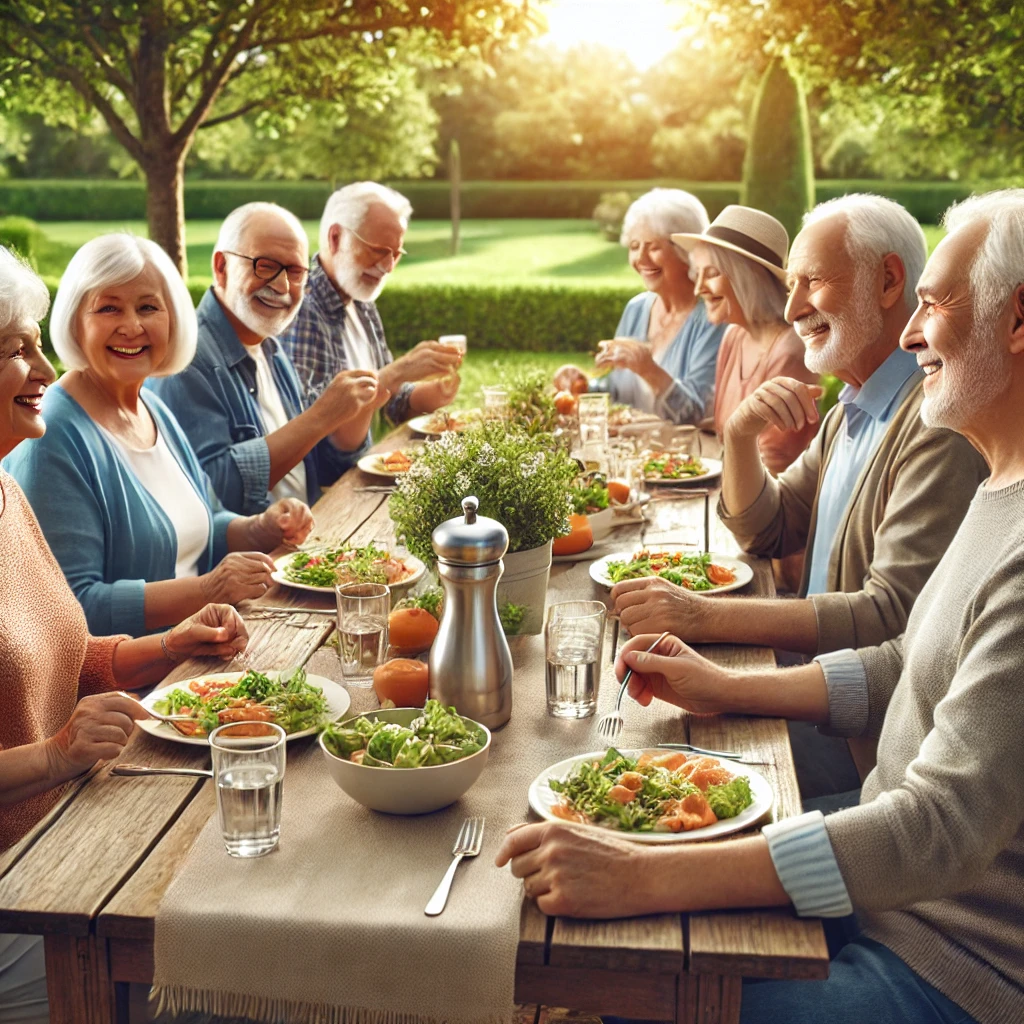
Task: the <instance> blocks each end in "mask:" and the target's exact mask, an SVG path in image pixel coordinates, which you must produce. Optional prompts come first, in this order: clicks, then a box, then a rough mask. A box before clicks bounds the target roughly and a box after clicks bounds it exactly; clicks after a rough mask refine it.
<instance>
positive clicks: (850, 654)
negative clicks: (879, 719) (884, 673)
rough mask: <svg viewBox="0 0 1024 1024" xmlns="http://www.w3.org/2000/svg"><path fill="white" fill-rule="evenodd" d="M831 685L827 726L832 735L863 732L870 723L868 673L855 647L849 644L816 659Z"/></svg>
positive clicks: (826, 731)
mask: <svg viewBox="0 0 1024 1024" xmlns="http://www.w3.org/2000/svg"><path fill="white" fill-rule="evenodd" d="M814 660H815V661H816V662H817V663H818V664H819V665H820V666H821V671H822V672H823V673H824V675H825V686H826V688H827V689H828V726H827V727H822V729H821V731H822V732H825V733H829V734H830V735H833V736H861V735H863V734H864V732H865V731H866V730H867V727H868V675H867V671H866V670H865V668H864V662H863V661H861V660H860V655H858V654H857V652H856V651H854V650H851V649H849V648H847V649H846V650H842V651H832V652H831V653H829V654H819V655H818V657H816V658H815V659H814Z"/></svg>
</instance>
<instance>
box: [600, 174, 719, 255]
mask: <svg viewBox="0 0 1024 1024" xmlns="http://www.w3.org/2000/svg"><path fill="white" fill-rule="evenodd" d="M710 223H711V222H710V220H709V219H708V211H707V210H705V209H704V204H703V203H702V202H701V201H700V200H699V199H698V198H697V197H696V196H693V195H690V193H689V192H684V191H683V190H682V189H681V188H652V189H651V191H650V192H645V193H644V194H643V195H642V196H641V197H640V198H639V199H637V200H635V201H634V202H633V203H632V204H631V205H630V207H629V209H628V210H627V211H626V216H625V217H623V218H622V234H621V235H620V236H619V242H620V244H622V245H625V246H628V245H629V243H630V242H631V241H632V239H633V235H634V233H635V232H636V230H637V228H639V227H641V226H646V227H648V228H649V229H650V230H651V231H653V232H654V234H655V236H656V237H658V238H666V239H667V238H669V237H671V236H672V235H702V234H703V233H704V230H705V228H707V226H708V224H710ZM672 245H673V246H674V247H675V250H676V252H678V253H679V255H680V256H682V258H683V261H684V262H686V263H688V262H689V259H688V257H687V254H686V252H685V251H684V250H683V249H682V248H681V247H680V246H678V245H676V244H675V242H673V243H672Z"/></svg>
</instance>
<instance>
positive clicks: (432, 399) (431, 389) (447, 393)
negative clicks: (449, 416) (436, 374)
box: [416, 372, 462, 412]
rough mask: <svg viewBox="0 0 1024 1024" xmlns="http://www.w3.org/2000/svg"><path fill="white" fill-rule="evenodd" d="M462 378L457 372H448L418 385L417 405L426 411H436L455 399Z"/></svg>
mask: <svg viewBox="0 0 1024 1024" xmlns="http://www.w3.org/2000/svg"><path fill="white" fill-rule="evenodd" d="M461 384H462V378H461V377H460V376H459V375H458V374H457V373H454V372H452V373H446V374H445V375H444V376H443V377H442V378H441V379H440V380H431V381H424V382H421V383H419V384H417V385H416V396H417V398H416V405H417V406H418V407H419V408H421V409H423V410H424V411H425V412H434V411H435V410H437V409H440V408H442V406H445V405H448V404H449V403H450V402H453V401H454V400H455V396H456V395H457V394H458V393H459V386H460V385H461Z"/></svg>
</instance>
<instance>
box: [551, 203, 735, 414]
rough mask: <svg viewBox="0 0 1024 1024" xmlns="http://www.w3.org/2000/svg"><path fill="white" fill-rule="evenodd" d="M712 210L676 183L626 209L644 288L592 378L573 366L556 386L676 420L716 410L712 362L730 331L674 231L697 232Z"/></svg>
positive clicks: (628, 242) (633, 258) (625, 239)
mask: <svg viewBox="0 0 1024 1024" xmlns="http://www.w3.org/2000/svg"><path fill="white" fill-rule="evenodd" d="M707 226H708V215H707V211H706V210H705V209H704V207H703V205H702V204H701V202H700V200H699V199H697V198H696V197H695V196H692V195H690V193H689V192H683V191H682V190H681V189H675V188H656V189H652V190H651V191H650V192H648V193H647V194H646V195H643V196H641V197H640V198H639V199H637V200H636V202H635V203H633V205H632V206H630V208H629V209H628V210H627V211H626V217H625V219H624V220H623V222H622V238H621V241H622V244H623V245H624V246H625V247H626V248H627V249H628V251H629V265H630V266H631V267H632V268H633V269H634V270H635V271H636V272H637V273H638V274H639V275H640V279H641V280H642V281H643V284H644V288H645V289H646V290H645V291H644V292H642V293H641V294H640V295H637V296H636V297H635V298H632V299H630V300H629V302H628V303H627V305H626V308H625V310H624V311H623V313H622V319H621V320H619V326H618V327H617V328H616V329H615V338H614V341H612V342H602V344H601V346H600V347H599V352H598V357H597V368H598V370H599V371H601V370H609V369H610V370H611V373H609V374H608V376H607V377H604V378H603V379H602V378H597V379H593V380H588V379H587V377H586V375H585V374H584V373H583V371H582V370H580V369H579V368H578V367H576V366H563V367H561V368H560V369H559V370H558V372H557V373H556V374H555V387H557V388H559V389H560V390H565V391H573V392H576V393H577V394H578V393H580V392H582V391H587V390H588V389H589V390H590V391H607V392H609V393H610V394H611V396H612V398H613V399H614V400H615V401H616V402H623V403H625V404H626V405H631V406H633V407H634V408H635V409H640V410H642V411H644V412H653V413H657V415H659V416H661V417H662V418H663V419H666V420H671V421H672V422H673V423H680V424H681V423H699V422H700V421H701V420H703V419H704V418H705V417H706V416H707V415H709V414H710V412H711V401H712V395H713V392H714V385H715V362H716V359H717V358H718V347H719V345H720V344H721V341H722V335H723V334H724V333H725V328H724V326H723V325H721V324H715V323H712V322H711V321H710V320H709V319H708V315H707V311H706V310H705V308H704V305H703V303H701V302H700V301H699V300H698V299H697V297H696V296H695V295H694V293H693V284H692V283H691V281H690V278H689V271H690V267H689V263H688V261H687V258H686V254H685V252H684V250H683V249H682V248H680V247H679V246H677V245H676V244H675V243H674V242H673V241H672V239H671V236H672V235H674V234H677V233H680V232H693V233H700V232H701V231H703V230H704V228H706V227H707Z"/></svg>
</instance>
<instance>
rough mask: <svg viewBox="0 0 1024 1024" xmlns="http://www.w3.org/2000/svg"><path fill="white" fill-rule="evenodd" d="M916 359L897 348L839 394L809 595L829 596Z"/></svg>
mask: <svg viewBox="0 0 1024 1024" xmlns="http://www.w3.org/2000/svg"><path fill="white" fill-rule="evenodd" d="M918 374H919V371H918V367H917V360H916V359H915V358H914V356H912V355H911V354H910V353H909V352H904V351H903V349H901V348H897V349H896V351H895V352H892V353H890V355H889V357H888V358H887V359H886V360H885V362H884V363H882V365H881V366H879V367H878V369H877V370H875V372H874V373H873V374H871V376H870V377H868V379H867V380H866V381H865V382H864V385H863V387H861V388H860V389H858V388H855V387H851V386H850V385H849V384H847V386H846V387H845V388H843V390H842V391H840V392H839V401H840V402H842V404H843V406H844V415H843V422H842V423H841V425H840V427H839V432H838V435H837V436H836V439H835V446H834V448H833V450H832V458H831V459H830V460H829V464H828V467H827V468H826V470H825V478H824V479H823V480H822V482H821V492H820V493H819V495H818V519H817V525H816V527H815V531H814V542H813V544H812V546H811V552H810V558H811V567H810V572H809V573H808V578H807V596H808V597H810V596H811V595H813V594H825V593H828V589H829V588H828V585H827V580H828V563H829V559H830V558H831V556H832V547H833V545H834V544H835V541H836V538H837V536H838V534H839V526H840V524H841V523H842V521H843V517H844V516H845V515H846V508H847V506H848V505H849V504H850V497H851V495H852V494H853V490H854V487H855V486H856V484H857V480H858V479H859V478H860V475H861V473H862V472H863V470H864V467H865V466H867V465H868V463H869V462H870V461H871V459H872V457H873V456H874V454H875V451H876V450H877V449H878V445H879V443H880V442H881V440H882V437H883V436H884V435H885V431H886V429H887V428H888V426H889V423H890V421H891V420H892V417H893V415H894V414H895V412H896V410H897V409H899V407H900V406H901V405H902V404H903V399H904V398H905V397H906V396H907V393H908V392H909V390H910V388H911V387H913V385H914V383H916V381H917V377H918Z"/></svg>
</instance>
